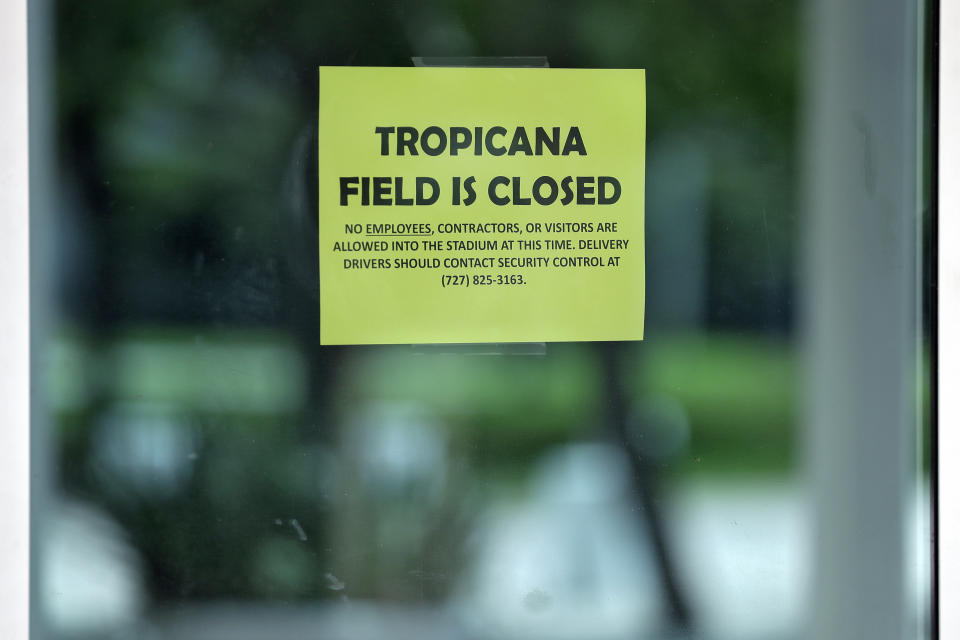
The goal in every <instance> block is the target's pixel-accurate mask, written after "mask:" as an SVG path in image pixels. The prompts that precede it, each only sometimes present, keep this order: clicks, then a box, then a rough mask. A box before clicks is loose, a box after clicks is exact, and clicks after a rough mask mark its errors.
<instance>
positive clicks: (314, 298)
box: [31, 0, 932, 640]
mask: <svg viewBox="0 0 960 640" xmlns="http://www.w3.org/2000/svg"><path fill="white" fill-rule="evenodd" d="M868 5H869V6H868ZM908 5H909V6H908ZM912 5H913V3H908V2H905V1H894V0H883V2H879V3H876V5H873V4H871V3H867V2H851V3H843V4H842V5H839V6H832V5H831V4H830V3H829V2H828V1H827V0H822V1H817V2H802V1H800V0H786V1H782V2H774V3H771V2H761V1H757V0H750V1H747V2H744V1H739V0H738V1H733V0H723V1H715V2H710V3H694V2H688V1H684V2H663V3H640V2H633V3H622V2H595V1H594V2H571V3H552V2H544V1H537V2H527V3H516V2H501V1H499V0H492V1H491V0H487V1H483V2H481V1H475V0H457V1H456V2H432V1H431V2H425V3H408V2H402V1H383V2H373V3H347V4H343V5H334V4H330V3H320V2H306V1H302V2H301V1H290V2H277V1H276V0H242V1H240V2H230V3H227V2H207V3H200V4H198V3H191V2H182V1H172V2H153V1H147V2H134V3H131V2H114V1H107V2H99V3H92V2H78V1H76V0H49V1H45V2H41V1H39V0H37V1H34V2H32V3H31V11H32V23H31V38H32V45H31V46H32V56H33V57H32V62H31V64H32V68H31V74H32V76H31V77H32V82H33V96H34V100H33V104H32V107H31V108H32V129H31V135H32V137H33V148H34V150H35V152H34V158H33V168H34V171H33V181H34V182H33V209H32V214H31V215H32V233H33V238H34V239H33V242H34V246H33V250H34V271H33V281H32V286H33V314H32V323H33V329H34V333H35V335H36V336H37V338H36V341H35V345H34V350H33V365H34V371H35V374H34V375H35V379H34V387H35V398H34V403H35V404H34V418H33V420H34V422H33V427H32V428H33V442H34V445H33V447H34V451H33V455H34V470H35V471H34V477H35V483H34V487H33V512H34V520H33V524H34V534H33V535H34V541H35V548H36V551H35V555H34V561H33V576H34V590H35V597H34V599H33V607H34V612H33V613H34V615H33V627H34V633H35V635H36V636H37V637H50V638H125V637H136V638H158V639H159V638H177V639H192V638H196V639H208V638H210V639H212V638H231V639H243V638H265V637H285V636H290V637H320V638H333V639H339V638H345V639H353V638H444V639H447V638H465V639H466V638H469V639H485V638H517V639H521V638H522V639H531V638H544V639H564V638H566V639H571V640H572V639H579V638H583V639H603V638H610V639H619V638H642V637H651V638H652V637H658V638H659V637H691V638H795V637H821V638H829V637H838V638H839V637H844V635H843V633H842V632H841V631H840V630H844V629H846V630H848V631H849V632H850V633H852V634H853V635H847V636H846V637H890V638H899V637H928V635H929V631H930V629H929V622H930V621H929V601H930V588H929V584H930V565H929V550H928V548H927V546H926V543H925V541H926V540H928V539H929V518H928V514H929V512H930V497H929V496H930V492H929V488H928V487H929V481H928V477H929V476H928V471H929V433H930V424H929V415H930V413H929V408H928V403H927V400H928V395H929V380H930V377H929V370H930V365H929V360H930V357H929V341H930V332H929V330H928V329H927V327H928V326H929V322H928V315H927V309H928V295H929V285H928V282H929V278H930V270H929V266H928V261H929V255H930V246H929V228H930V216H931V213H930V210H929V200H930V198H929V166H930V163H929V156H930V154H929V146H930V142H929V118H928V117H927V114H928V111H929V109H928V106H927V96H928V95H929V84H930V83H929V67H930V60H929V56H928V52H929V49H930V46H929V42H928V40H927V38H926V36H925V33H926V32H927V31H929V26H930V24H932V19H931V17H930V16H929V14H927V13H924V12H922V11H921V12H919V13H918V12H917V8H916V7H914V6H912ZM851 34H853V35H851ZM871 43H877V44H871ZM872 46H876V51H874V50H873V49H871V47H872ZM436 56H441V57H445V58H450V57H457V58H461V59H467V58H470V59H477V58H479V59H481V60H485V61H488V62H489V63H490V64H506V65H521V64H522V65H529V64H531V62H530V60H531V58H530V56H534V57H535V58H534V60H535V62H536V63H537V64H538V65H539V64H540V62H541V61H543V62H544V63H545V64H546V65H549V66H550V67H559V68H564V67H569V68H643V69H646V70H647V114H646V117H647V149H646V153H647V175H646V185H647V193H646V238H647V250H646V273H647V282H646V291H647V293H646V310H647V311H646V320H645V321H646V331H645V333H646V338H645V340H644V341H643V342H622V343H545V344H538V345H533V346H530V345H498V346H493V347H491V346H480V347H475V348H473V349H463V348H446V347H439V348H424V347H420V346H414V345H389V346H375V347H326V346H321V345H320V343H319V340H318V271H317V262H318V256H317V215H318V203H317V196H316V191H317V177H316V172H317V150H316V147H317V130H316V126H317V125H316V109H317V100H318V95H317V80H316V76H317V73H316V70H317V67H318V66H320V65H345V66H414V65H415V64H436V63H437V61H435V60H434V61H432V62H431V60H430V58H431V57H436ZM504 56H509V57H508V58H505V57H504ZM447 62H449V60H448V61H447ZM441 63H442V61H441ZM857 65H860V66H857ZM884 70H886V71H884ZM891 70H892V71H891ZM861 72H862V73H861ZM851 78H854V79H855V80H856V81H855V82H850V79H851ZM891 78H893V80H891ZM885 87H886V89H885ZM384 99H385V100H389V96H384ZM848 103H849V105H854V106H848ZM856 105H862V109H861V108H860V106H856ZM837 114H840V115H839V116H837ZM835 116H836V118H835ZM891 407H892V409H891ZM890 549H894V550H895V551H894V552H893V553H892V554H887V550H890ZM878 557H880V558H882V561H880V562H874V560H875V559H876V558H878ZM863 585H867V586H866V588H863ZM857 594H859V595H857ZM891 603H892V604H891ZM891 620H892V621H895V623H896V624H895V626H894V627H890V626H889V625H890V624H894V622H891ZM871 621H873V623H875V624H877V625H881V627H882V628H883V629H885V630H882V631H881V633H880V635H876V636H869V635H865V636H858V635H857V634H858V633H860V632H864V633H866V631H865V630H869V629H872V627H871ZM896 625H899V626H896ZM883 633H887V634H889V635H882V634H883Z"/></svg>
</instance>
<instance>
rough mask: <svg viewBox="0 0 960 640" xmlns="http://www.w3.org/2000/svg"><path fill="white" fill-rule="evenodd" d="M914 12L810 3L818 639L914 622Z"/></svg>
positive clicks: (868, 4)
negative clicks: (910, 519)
mask: <svg viewBox="0 0 960 640" xmlns="http://www.w3.org/2000/svg"><path fill="white" fill-rule="evenodd" d="M917 12H918V3H915V2H910V1H908V0H848V1H845V2H835V1H834V0H814V2H813V3H812V6H811V12H810V14H809V15H808V22H807V25H806V28H807V34H808V38H807V45H808V51H809V59H808V65H809V66H808V75H807V81H808V85H807V87H806V95H807V99H808V103H807V105H806V116H807V121H806V126H807V129H806V140H805V163H806V164H805V169H806V184H805V193H806V198H807V202H806V203H805V204H806V215H807V220H806V222H807V225H806V230H807V233H806V236H805V238H804V240H805V242H806V245H805V272H804V282H805V283H806V284H807V289H806V291H805V292H804V293H805V300H804V302H805V306H804V316H803V321H804V331H805V334H804V339H805V353H806V356H807V362H806V365H807V367H806V392H807V396H806V404H805V406H806V415H805V422H806V431H805V433H806V437H807V440H806V445H807V455H808V458H807V462H808V465H807V472H808V474H809V475H808V479H809V486H810V488H811V491H812V498H813V505H814V517H815V524H814V527H815V538H814V540H815V545H816V546H815V550H814V558H815V565H814V567H813V570H814V579H813V589H812V594H811V596H812V602H811V604H812V619H811V625H812V629H811V630H810V633H809V634H808V637H812V638H819V639H823V640H829V639H833V638H836V639H837V640H841V639H843V640H846V639H849V638H871V640H883V639H885V638H890V639H893V638H897V639H900V638H905V637H909V635H910V634H909V633H908V630H909V629H910V628H911V623H912V620H911V619H910V613H909V610H910V608H909V607H908V594H907V587H906V585H907V579H906V578H907V574H906V559H907V553H906V544H907V542H906V541H907V537H906V535H905V528H906V526H907V525H906V522H907V517H906V516H907V513H908V510H907V504H906V503H907V496H908V495H909V484H910V481H911V480H913V479H914V478H913V475H912V473H911V471H912V469H913V455H912V452H913V447H914V439H913V435H914V433H915V429H916V428H917V425H916V424H915V422H916V411H915V406H916V400H917V399H916V397H915V390H914V374H915V372H916V370H917V369H916V367H917V365H918V362H917V358H918V354H917V348H916V332H917V326H916V317H915V314H914V307H915V303H916V298H915V294H916V288H917V277H918V274H917V272H916V252H917V250H918V246H919V240H920V239H919V237H918V235H917V217H918V215H919V211H918V209H917V176H916V162H917V151H916V138H917V107H916V105H917V97H916V92H917V91H918V87H919V79H918V77H917V55H918V46H917V42H918V41H917V30H918V24H917Z"/></svg>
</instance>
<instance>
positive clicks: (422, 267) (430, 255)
mask: <svg viewBox="0 0 960 640" xmlns="http://www.w3.org/2000/svg"><path fill="white" fill-rule="evenodd" d="M645 130H646V94H645V78H644V72H643V70H639V69H604V70H598V69H530V68H519V69H513V68H510V69H505V68H497V69H488V68H466V69H465V68H372V67H321V68H320V114H319V136H318V137H319V171H320V173H319V178H320V183H319V198H320V200H319V203H320V219H319V232H320V342H321V343H322V344H329V345H339V344H397V343H402V344H414V343H421V344H422V343H478V342H554V341H587V340H641V339H643V311H644V246H643V203H644V137H645Z"/></svg>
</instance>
